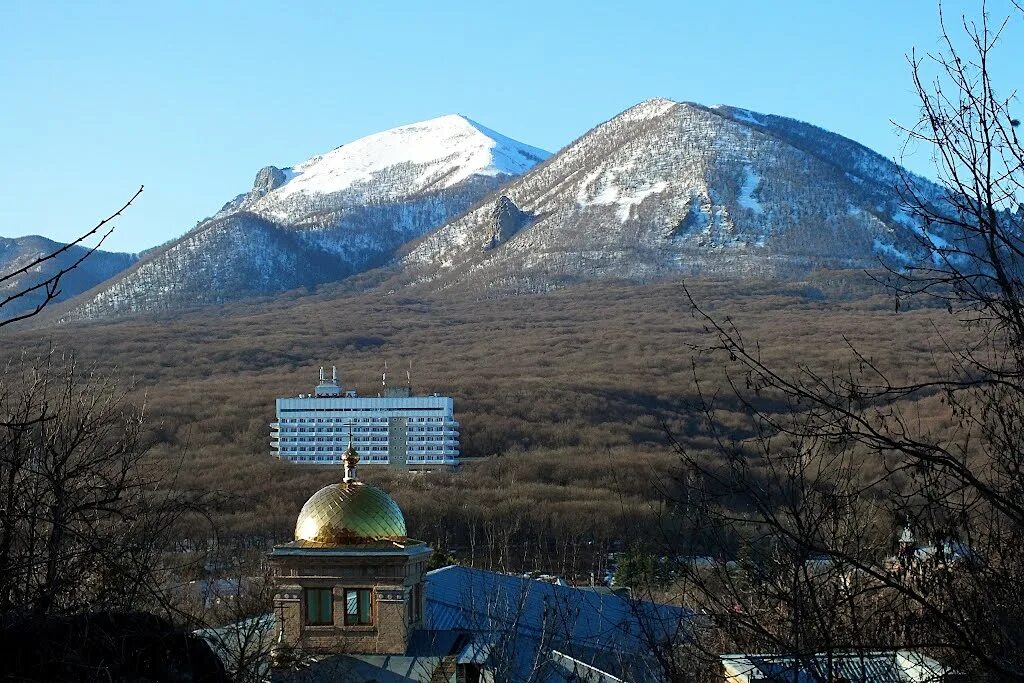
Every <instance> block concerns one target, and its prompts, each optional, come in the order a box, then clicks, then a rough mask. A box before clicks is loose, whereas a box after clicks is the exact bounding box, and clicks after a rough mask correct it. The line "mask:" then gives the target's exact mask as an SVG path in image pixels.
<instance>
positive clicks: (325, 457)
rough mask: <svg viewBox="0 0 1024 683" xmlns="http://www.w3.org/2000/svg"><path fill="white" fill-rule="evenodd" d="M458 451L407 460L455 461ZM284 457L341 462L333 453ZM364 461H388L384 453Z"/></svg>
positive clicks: (309, 460)
mask: <svg viewBox="0 0 1024 683" xmlns="http://www.w3.org/2000/svg"><path fill="white" fill-rule="evenodd" d="M457 456H458V453H447V454H443V455H431V454H420V455H410V456H409V459H408V462H410V463H419V462H450V463H454V462H457ZM285 458H286V459H287V460H288V461H289V462H318V463H324V464H327V465H338V464H340V463H341V459H340V458H338V457H337V456H334V455H288V454H285ZM365 460H366V461H369V462H376V463H387V462H389V460H388V457H387V456H386V455H374V456H368V457H367V458H365Z"/></svg>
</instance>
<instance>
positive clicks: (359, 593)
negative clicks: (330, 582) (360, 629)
mask: <svg viewBox="0 0 1024 683" xmlns="http://www.w3.org/2000/svg"><path fill="white" fill-rule="evenodd" d="M342 594H343V595H344V601H345V602H344V604H345V625H346V626H372V625H373V592H372V591H371V590H370V589H369V588H346V589H344V591H342ZM304 597H305V602H306V623H307V624H309V625H310V626H333V625H334V591H333V590H332V589H330V588H307V589H306V590H305V596H304Z"/></svg>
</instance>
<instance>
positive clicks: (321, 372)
mask: <svg viewBox="0 0 1024 683" xmlns="http://www.w3.org/2000/svg"><path fill="white" fill-rule="evenodd" d="M320 383H321V384H323V383H324V366H322V365H321V366H320Z"/></svg>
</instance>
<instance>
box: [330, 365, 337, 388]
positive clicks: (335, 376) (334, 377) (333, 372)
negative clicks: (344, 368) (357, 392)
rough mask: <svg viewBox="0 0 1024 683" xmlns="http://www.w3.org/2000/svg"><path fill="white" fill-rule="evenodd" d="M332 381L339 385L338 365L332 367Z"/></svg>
mask: <svg viewBox="0 0 1024 683" xmlns="http://www.w3.org/2000/svg"><path fill="white" fill-rule="evenodd" d="M331 379H333V380H334V383H335V384H337V383H338V366H337V365H332V366H331Z"/></svg>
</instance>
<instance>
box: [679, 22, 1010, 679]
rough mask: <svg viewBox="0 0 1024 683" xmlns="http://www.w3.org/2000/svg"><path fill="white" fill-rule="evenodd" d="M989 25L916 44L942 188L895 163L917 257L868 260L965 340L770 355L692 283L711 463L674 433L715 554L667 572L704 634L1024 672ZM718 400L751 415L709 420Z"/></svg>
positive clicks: (1005, 131) (820, 674)
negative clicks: (929, 348) (899, 363)
mask: <svg viewBox="0 0 1024 683" xmlns="http://www.w3.org/2000/svg"><path fill="white" fill-rule="evenodd" d="M1017 9H1018V10H1020V9H1021V8H1020V6H1017ZM1021 14H1024V12H1021ZM1017 18H1020V17H1019V16H1018V17H1017ZM1007 21H1009V20H1007ZM1005 26H1006V22H1000V23H997V24H993V23H992V22H991V18H990V17H989V16H988V15H987V13H986V12H985V9H984V7H983V9H982V14H981V17H980V18H979V19H978V20H977V21H972V20H969V19H967V18H964V19H963V20H962V22H961V29H962V30H957V31H956V32H954V31H951V30H948V29H947V24H946V22H945V20H943V23H942V27H943V28H942V35H943V49H942V50H941V51H939V52H937V53H934V54H927V55H924V56H918V55H916V54H912V55H911V57H910V65H911V68H912V73H913V80H914V83H915V86H916V88H917V92H918V95H919V97H920V101H921V112H922V114H921V120H920V122H919V123H918V124H917V125H915V126H910V127H907V128H906V131H907V133H908V135H909V137H910V139H911V141H913V142H915V143H919V144H923V145H926V146H927V147H928V148H929V149H930V150H932V151H933V152H934V160H935V163H936V169H937V175H938V178H939V180H940V184H941V186H942V187H941V191H938V192H936V191H934V190H932V189H930V188H932V187H933V186H930V185H929V184H927V183H924V182H922V181H920V180H919V179H917V178H914V177H912V176H910V175H909V174H907V175H906V176H905V177H904V178H903V187H902V191H903V196H904V198H905V202H906V205H907V207H906V208H907V210H908V211H909V212H910V213H911V214H913V215H914V217H915V218H916V219H917V220H918V221H919V228H918V231H917V235H918V238H919V242H920V246H921V253H922V257H921V261H920V262H919V263H917V264H915V265H913V266H912V267H909V268H904V269H898V270H897V269H889V270H888V272H887V273H886V275H885V276H883V277H882V278H880V279H882V280H884V282H885V283H886V284H887V285H889V286H890V287H891V288H892V291H893V292H894V293H895V295H896V297H897V301H898V302H906V301H907V300H908V299H909V300H912V301H914V302H915V303H917V304H919V305H920V304H922V303H923V304H925V305H927V303H928V302H929V301H938V302H939V303H941V304H942V305H943V306H944V307H946V308H947V310H948V311H949V313H950V315H951V316H952V320H953V323H954V325H958V326H960V328H961V332H963V333H964V335H965V336H966V338H968V339H969V343H967V344H963V343H954V342H952V341H950V340H948V339H947V337H946V336H944V335H943V334H942V333H941V332H940V330H938V329H936V330H935V339H936V340H938V342H939V344H940V345H941V348H940V349H939V350H938V353H939V354H940V355H941V356H942V358H943V359H944V360H943V361H942V362H941V363H937V364H936V368H935V372H934V373H933V374H932V376H929V377H924V378H911V379H910V380H902V379H900V380H897V379H893V378H894V377H897V376H899V372H898V370H899V369H898V368H883V367H879V366H878V365H877V364H876V363H875V362H874V361H873V360H872V359H871V358H869V357H867V356H865V355H863V354H861V353H859V352H858V350H857V349H856V348H855V347H854V346H853V345H850V346H849V358H850V362H849V364H848V365H847V366H844V367H840V368H834V369H832V370H831V371H822V369H821V368H812V367H810V366H807V365H803V364H796V365H795V366H793V367H789V368H783V367H777V366H771V365H769V364H768V363H766V362H765V361H764V360H763V356H762V353H761V347H760V345H759V343H758V342H755V341H750V340H748V339H745V338H744V336H743V335H742V333H741V331H740V329H739V328H738V326H737V325H736V324H734V322H733V321H731V320H719V319H717V318H716V317H715V316H714V315H713V314H712V313H710V312H708V311H705V310H704V309H702V308H701V307H700V306H699V304H698V303H697V302H696V301H693V300H692V299H691V303H692V304H693V310H694V311H695V315H697V316H698V317H699V318H701V319H702V320H703V322H704V324H705V329H706V331H707V333H708V338H709V342H708V343H707V344H706V345H698V347H697V354H696V358H697V361H696V362H695V366H694V367H695V374H696V375H697V376H698V381H699V375H700V367H701V365H702V364H706V363H708V362H709V360H711V361H713V362H716V363H718V362H720V363H721V364H724V365H725V366H726V367H728V368H729V374H728V386H726V387H724V388H720V389H717V390H714V389H707V388H706V387H704V386H703V385H701V386H702V390H701V392H700V401H699V403H700V405H701V410H702V412H703V414H704V417H705V418H706V424H707V425H708V435H709V436H710V437H711V438H712V439H713V441H714V443H715V444H716V451H717V452H718V453H719V454H721V455H724V456H725V457H724V459H722V460H720V461H719V462H724V465H714V466H713V465H711V464H709V461H708V459H706V458H703V457H701V454H699V453H696V452H691V451H688V450H687V449H684V448H681V447H680V449H679V450H680V453H681V455H682V461H683V465H684V467H683V472H682V475H681V477H680V481H679V482H678V483H679V484H680V486H679V490H681V491H682V493H681V494H680V495H678V496H677V499H678V500H677V502H678V509H677V511H678V512H680V513H683V514H685V515H686V516H687V519H688V520H694V521H693V523H692V524H691V526H690V533H691V536H690V537H689V538H688V539H687V541H688V543H687V545H686V548H687V549H689V550H692V551H693V552H695V553H696V552H700V551H701V550H702V549H703V550H705V551H706V549H708V548H711V549H715V550H717V551H718V553H719V555H720V557H719V558H717V559H710V560H708V561H700V562H698V561H696V560H693V561H688V562H683V563H682V570H681V572H682V574H683V576H682V578H681V580H680V583H681V585H683V586H685V588H684V589H683V590H684V592H685V594H686V598H687V599H688V600H689V601H690V602H691V604H695V605H697V606H698V607H699V608H700V609H701V610H702V611H703V613H704V614H706V615H707V616H708V618H709V619H708V623H709V624H711V625H712V626H713V628H712V629H711V631H713V637H711V636H709V641H710V642H713V645H714V647H715V648H722V647H726V648H735V649H737V650H740V651H744V650H745V651H766V652H776V653H782V654H787V655H790V656H792V657H793V658H794V662H795V663H797V664H798V665H801V666H803V668H805V669H806V670H809V671H811V672H812V675H813V676H814V677H816V678H817V679H819V680H823V681H831V680H835V673H834V672H833V671H832V669H831V667H830V666H829V665H828V662H829V661H831V660H830V658H829V654H830V653H831V654H839V653H850V652H853V653H867V652H869V651H871V650H877V649H900V648H911V649H917V650H921V651H925V652H928V653H932V654H935V655H936V656H937V657H938V658H939V659H940V660H941V661H943V662H945V663H948V664H950V665H951V666H952V667H953V668H954V669H956V670H958V671H960V672H963V673H966V674H969V675H970V676H971V677H972V679H974V680H1001V681H1002V680H1020V679H1021V678H1024V674H1022V673H1021V672H1022V671H1024V666H1022V665H1024V655H1022V652H1024V620H1022V619H1021V616H1020V614H1021V612H1022V610H1024V601H1022V599H1021V596H1022V595H1024V591H1022V590H1021V587H1022V585H1024V583H1022V580H1024V557H1022V553H1024V550H1022V549H1024V502H1022V497H1021V493H1022V491H1024V446H1022V444H1024V281H1022V276H1024V234H1022V227H1024V224H1022V220H1024V209H1022V208H1021V206H1020V205H1019V204H1017V202H1018V201H1019V199H1018V194H1019V192H1020V190H1021V189H1022V183H1024V146H1022V145H1021V143H1020V141H1019V139H1018V137H1017V129H1018V125H1019V121H1018V120H1017V118H1015V116H1014V114H1013V107H1014V106H1015V102H1016V100H1015V99H1014V96H1013V94H1012V93H1000V91H999V90H998V89H997V88H996V87H995V85H994V84H993V82H992V80H991V75H992V64H993V61H992V60H993V57H994V55H995V54H996V48H997V46H998V44H999V39H1000V36H1001V35H1002V32H1003V30H1004V27H1005ZM922 401H933V402H941V405H942V407H943V410H945V411H946V418H947V420H946V422H947V424H946V425H945V426H944V427H943V428H941V429H940V428H926V427H924V426H922V425H923V423H922V421H921V420H920V419H919V418H920V416H919V415H918V414H916V413H915V406H919V405H920V404H921V403H920V402H922ZM724 406H729V407H730V409H731V410H733V411H736V409H737V408H739V409H740V410H741V412H745V413H746V414H747V415H748V416H749V420H748V422H747V423H746V424H745V425H743V426H742V427H740V428H735V427H734V428H732V429H728V430H727V429H725V428H724V427H723V426H722V425H721V424H720V422H719V421H718V420H717V419H716V413H717V411H718V410H719V409H721V408H722V407H724ZM726 558H731V559H726ZM716 639H717V640H716ZM723 643H724V644H723ZM718 651H719V652H720V651H721V649H719V650H718ZM823 653H824V654H825V657H824V658H822V657H821V656H820V655H821V654H823ZM812 655H814V656H812ZM823 661H824V662H825V663H826V664H825V665H824V666H823V665H822V662H823Z"/></svg>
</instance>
